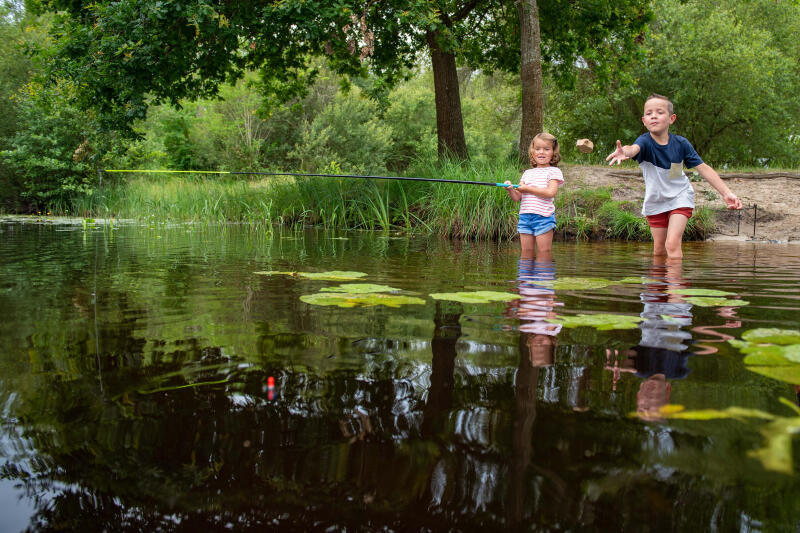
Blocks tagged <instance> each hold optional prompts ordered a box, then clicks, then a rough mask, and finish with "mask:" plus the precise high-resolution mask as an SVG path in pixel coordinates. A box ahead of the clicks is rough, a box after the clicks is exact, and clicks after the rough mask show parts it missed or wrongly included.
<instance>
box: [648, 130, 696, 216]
mask: <svg viewBox="0 0 800 533" xmlns="http://www.w3.org/2000/svg"><path fill="white" fill-rule="evenodd" d="M634 144H636V145H638V146H639V148H640V149H639V153H638V154H637V155H636V161H637V162H638V163H639V167H641V169H642V175H643V176H644V186H645V193H644V204H643V205H642V214H643V215H645V216H650V215H657V214H659V213H664V212H666V211H671V210H673V209H678V208H679V207H691V208H692V209H694V189H692V185H691V183H689V178H688V177H686V173H685V172H684V169H685V168H694V167H696V166H698V165H701V164H703V160H702V159H700V156H699V155H697V152H696V151H695V149H694V147H693V146H692V144H691V143H690V142H689V141H688V140H687V139H686V138H684V137H681V136H680V135H673V134H671V133H670V134H669V140H668V141H667V144H665V145H662V144H658V143H657V142H656V141H655V140H654V139H653V137H652V136H651V135H650V133H643V134H642V135H640V136H639V137H638V138H637V139H636V141H634Z"/></svg>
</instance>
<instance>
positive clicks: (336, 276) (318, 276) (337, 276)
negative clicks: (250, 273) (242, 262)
mask: <svg viewBox="0 0 800 533" xmlns="http://www.w3.org/2000/svg"><path fill="white" fill-rule="evenodd" d="M254 274H262V275H264V276H281V275H282V276H298V277H301V278H306V279H314V280H322V281H347V280H353V279H358V278H363V277H364V276H366V275H367V274H366V273H364V272H349V271H346V270H332V271H330V272H284V271H280V270H263V271H259V272H254Z"/></svg>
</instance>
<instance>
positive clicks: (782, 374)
mask: <svg viewBox="0 0 800 533" xmlns="http://www.w3.org/2000/svg"><path fill="white" fill-rule="evenodd" d="M745 368H747V370H749V371H751V372H755V373H756V374H761V375H762V376H767V377H768V378H772V379H777V380H778V381H783V382H784V383H791V384H792V385H800V365H786V366H755V365H748V366H747V367H745Z"/></svg>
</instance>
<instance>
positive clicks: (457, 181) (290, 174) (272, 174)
mask: <svg viewBox="0 0 800 533" xmlns="http://www.w3.org/2000/svg"><path fill="white" fill-rule="evenodd" d="M102 172H117V173H119V172H129V173H143V174H228V175H248V174H249V175H254V176H303V177H318V178H358V179H373V180H399V181H428V182H435V183H459V184H461V185H486V186H489V187H508V185H506V184H505V183H496V182H491V181H468V180H446V179H440V178H410V177H404V176H369V175H360V174H315V173H306V172H259V171H227V170H135V169H109V170H103V171H102ZM511 187H513V188H514V189H516V188H518V187H519V185H511Z"/></svg>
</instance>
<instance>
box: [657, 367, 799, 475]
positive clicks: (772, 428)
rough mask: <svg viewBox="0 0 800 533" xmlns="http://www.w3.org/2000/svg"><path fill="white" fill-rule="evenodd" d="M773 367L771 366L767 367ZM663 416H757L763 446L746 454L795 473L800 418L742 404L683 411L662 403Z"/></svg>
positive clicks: (765, 464) (775, 468) (699, 418)
mask: <svg viewBox="0 0 800 533" xmlns="http://www.w3.org/2000/svg"><path fill="white" fill-rule="evenodd" d="M767 368H774V367H767ZM781 401H782V403H785V404H786V405H787V406H788V407H791V408H792V410H793V411H794V414H795V415H797V414H798V409H797V407H796V406H794V405H792V404H790V403H789V402H788V401H787V400H785V399H781ZM660 412H661V414H662V416H664V417H665V418H671V419H682V420H697V421H708V420H715V419H733V420H738V421H741V422H744V421H746V420H747V419H757V420H760V421H762V422H766V423H762V424H761V425H760V428H759V433H761V436H762V437H763V439H764V445H763V446H761V447H760V448H757V449H755V450H750V451H748V452H747V455H748V456H750V457H753V458H754V459H757V460H758V461H760V462H761V464H762V466H763V467H764V468H766V469H767V470H772V471H775V472H783V473H785V474H790V475H791V474H793V473H794V463H793V460H792V436H793V435H794V434H796V433H797V432H798V430H800V417H797V416H793V417H782V416H775V415H772V414H770V413H767V412H764V411H760V410H758V409H745V408H743V407H728V408H727V409H724V410H717V409H700V410H696V411H685V410H683V408H682V406H674V405H672V406H665V407H663V408H662V409H661V410H660Z"/></svg>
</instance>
